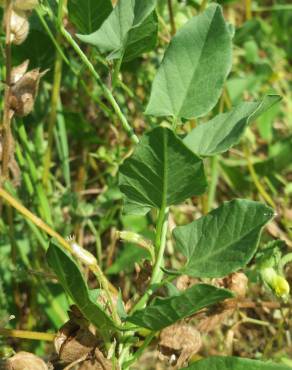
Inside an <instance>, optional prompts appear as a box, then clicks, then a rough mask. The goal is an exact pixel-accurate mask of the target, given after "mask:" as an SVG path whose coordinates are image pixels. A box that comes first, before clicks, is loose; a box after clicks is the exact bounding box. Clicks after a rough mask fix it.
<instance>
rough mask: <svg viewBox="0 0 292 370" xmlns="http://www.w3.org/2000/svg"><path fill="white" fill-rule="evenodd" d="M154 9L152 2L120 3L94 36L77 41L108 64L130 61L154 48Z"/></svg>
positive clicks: (82, 37) (154, 3) (129, 1)
mask: <svg viewBox="0 0 292 370" xmlns="http://www.w3.org/2000/svg"><path fill="white" fill-rule="evenodd" d="M155 5H156V0H151V1H147V2H144V1H141V0H136V1H132V0H121V1H119V2H118V4H117V5H116V7H115V8H114V10H113V11H112V13H111V14H110V15H109V17H108V18H107V20H106V21H105V22H104V23H103V24H102V26H101V27H100V28H99V29H98V30H97V31H96V32H93V33H91V34H89V35H78V37H79V38H80V40H81V41H84V42H86V43H88V44H91V45H94V46H96V47H97V48H98V49H99V51H100V52H101V53H106V54H107V59H109V60H111V59H124V60H125V61H129V60H131V59H134V58H136V57H137V56H139V55H140V54H142V53H144V52H146V51H149V50H151V49H153V47H154V46H155V43H156V34H157V17H156V15H155V12H154V9H155Z"/></svg>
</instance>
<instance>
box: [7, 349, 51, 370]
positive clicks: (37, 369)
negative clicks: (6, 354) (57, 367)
mask: <svg viewBox="0 0 292 370" xmlns="http://www.w3.org/2000/svg"><path fill="white" fill-rule="evenodd" d="M6 369H7V370H48V366H47V365H46V363H45V362H44V361H43V360H42V359H41V358H39V357H37V356H35V355H34V354H32V353H29V352H19V353H17V354H16V355H14V356H13V357H11V358H9V359H8V360H7V365H6Z"/></svg>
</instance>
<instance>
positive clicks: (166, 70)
mask: <svg viewBox="0 0 292 370" xmlns="http://www.w3.org/2000/svg"><path fill="white" fill-rule="evenodd" d="M231 38H232V36H231V34H230V31H229V26H228V25H227V23H225V21H224V18H223V14H222V10H221V7H220V6H219V5H215V4H212V5H210V6H209V8H208V9H207V10H206V11H205V12H203V13H202V14H200V15H198V16H195V17H193V18H192V19H191V20H190V21H188V22H187V23H186V24H185V25H184V26H183V27H182V28H181V29H180V30H179V31H178V32H177V34H176V35H175V36H174V38H173V39H172V41H171V43H170V45H169V47H168V49H167V51H166V53H165V55H164V58H163V61H162V63H161V65H160V67H159V70H158V72H157V75H156V77H155V80H154V82H153V86H152V91H151V96H150V101H149V104H148V107H147V109H146V114H152V115H154V116H175V117H181V118H195V117H200V116H202V115H204V114H206V113H208V112H209V111H210V110H211V109H212V108H213V107H214V106H215V104H216V102H217V101H218V99H219V97H220V94H221V90H222V87H223V84H224V81H225V78H226V77H227V75H228V73H229V71H230V69H231V62H232V52H231V46H232V43H231Z"/></svg>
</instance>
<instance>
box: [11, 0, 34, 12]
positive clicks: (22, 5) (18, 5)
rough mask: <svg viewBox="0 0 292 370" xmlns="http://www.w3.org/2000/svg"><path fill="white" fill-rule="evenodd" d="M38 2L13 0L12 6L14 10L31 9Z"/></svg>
mask: <svg viewBox="0 0 292 370" xmlns="http://www.w3.org/2000/svg"><path fill="white" fill-rule="evenodd" d="M38 3H39V2H38V0H14V1H13V8H14V9H16V10H32V9H34V8H35V7H36V6H37V5H38Z"/></svg>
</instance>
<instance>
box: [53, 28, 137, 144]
mask: <svg viewBox="0 0 292 370" xmlns="http://www.w3.org/2000/svg"><path fill="white" fill-rule="evenodd" d="M60 27H61V32H62V35H63V36H64V37H65V39H66V40H67V42H68V43H69V44H70V45H71V46H72V47H73V49H74V50H75V52H76V53H77V54H78V56H79V57H80V59H81V60H82V62H83V63H84V64H85V65H86V67H87V68H88V70H89V71H90V73H91V74H92V76H93V77H94V78H95V80H96V81H97V83H98V85H99V86H100V87H101V89H102V91H103V93H104V96H105V98H106V99H107V100H108V102H109V103H110V104H111V106H112V108H113V110H114V112H115V113H116V115H117V116H118V118H119V120H120V121H121V123H122V126H123V128H124V130H125V131H126V133H127V134H128V136H129V138H130V139H131V140H132V141H133V143H135V144H138V142H139V139H138V137H137V135H136V134H135V133H134V130H133V129H132V127H131V126H130V124H129V122H128V121H127V118H126V117H125V115H124V113H123V112H122V111H121V108H120V106H119V105H118V103H117V101H116V99H115V98H114V96H113V94H112V92H111V91H110V89H109V88H108V87H107V86H106V85H105V84H104V83H103V82H102V81H101V78H100V76H99V74H98V73H97V72H96V70H95V68H94V66H93V65H92V63H91V62H90V61H89V59H88V58H87V56H86V55H85V54H84V53H83V51H82V50H81V49H80V47H79V46H78V44H77V43H76V42H75V41H74V39H73V38H72V36H71V35H70V33H69V32H68V31H67V30H66V29H65V28H64V26H63V25H60Z"/></svg>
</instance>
